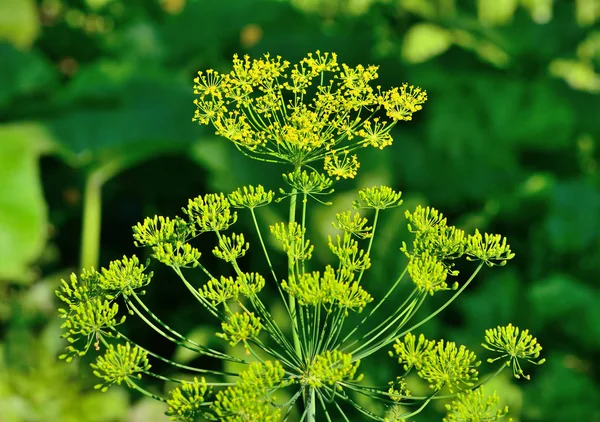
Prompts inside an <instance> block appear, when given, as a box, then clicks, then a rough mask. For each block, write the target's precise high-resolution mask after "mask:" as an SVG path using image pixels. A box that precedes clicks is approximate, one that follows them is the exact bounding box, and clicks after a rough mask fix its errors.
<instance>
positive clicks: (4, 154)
mask: <svg viewBox="0 0 600 422" xmlns="http://www.w3.org/2000/svg"><path fill="white" fill-rule="evenodd" d="M53 144H54V143H53V140H52V138H51V136H50V134H49V133H48V131H47V130H46V129H45V128H44V127H43V126H40V125H38V124H34V123H16V124H8V125H0V279H8V280H17V281H22V282H24V281H26V280H27V279H28V267H29V265H30V264H31V263H32V261H34V260H35V259H36V258H37V257H38V256H39V255H40V253H41V252H42V249H43V247H44V245H45V243H46V237H47V236H46V232H47V227H46V226H47V215H46V203H45V201H44V196H43V192H42V186H41V180H40V174H39V166H38V159H39V156H40V154H42V153H44V152H47V151H48V150H50V149H51V148H52V146H53Z"/></svg>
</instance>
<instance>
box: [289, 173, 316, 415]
mask: <svg viewBox="0 0 600 422" xmlns="http://www.w3.org/2000/svg"><path fill="white" fill-rule="evenodd" d="M295 170H296V171H300V167H296V169H295ZM297 195H298V189H296V188H292V195H291V196H290V216H289V224H290V225H292V224H293V223H295V222H296V196H297ZM294 243H295V242H294V241H293V240H292V244H291V246H290V247H291V249H292V250H294ZM293 274H294V258H293V257H292V256H291V255H288V279H289V278H291V277H292V276H293ZM288 303H289V309H290V318H291V319H292V336H293V339H294V348H295V349H296V354H297V355H298V357H299V358H301V357H302V347H301V345H300V337H299V335H298V334H299V332H298V320H297V318H296V298H295V297H294V296H292V295H288ZM311 422H312V421H311Z"/></svg>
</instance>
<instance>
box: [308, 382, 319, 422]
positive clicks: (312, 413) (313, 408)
mask: <svg viewBox="0 0 600 422" xmlns="http://www.w3.org/2000/svg"><path fill="white" fill-rule="evenodd" d="M308 396H309V399H308V400H309V402H308V404H309V409H308V414H307V415H306V421H307V422H315V421H316V413H317V403H316V401H315V389H314V388H311V389H310V390H309V393H308Z"/></svg>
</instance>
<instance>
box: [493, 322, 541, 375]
mask: <svg viewBox="0 0 600 422" xmlns="http://www.w3.org/2000/svg"><path fill="white" fill-rule="evenodd" d="M482 346H483V347H485V348H486V349H488V350H491V351H493V352H497V353H500V356H498V357H496V358H493V359H492V358H490V359H488V361H489V362H490V363H491V362H495V361H497V360H501V359H506V358H508V360H507V361H506V365H507V366H512V369H513V374H514V376H515V377H516V378H520V377H524V378H526V379H529V375H525V374H524V373H523V369H522V368H521V365H520V364H519V360H520V359H522V360H526V361H527V362H530V363H533V364H535V365H541V364H542V363H544V362H545V361H546V359H539V357H540V353H541V351H542V346H540V344H539V343H538V342H537V339H536V338H535V337H533V336H532V335H531V334H529V330H519V327H515V326H514V325H512V324H508V325H507V326H506V327H497V328H491V329H489V330H486V332H485V343H483V344H482Z"/></svg>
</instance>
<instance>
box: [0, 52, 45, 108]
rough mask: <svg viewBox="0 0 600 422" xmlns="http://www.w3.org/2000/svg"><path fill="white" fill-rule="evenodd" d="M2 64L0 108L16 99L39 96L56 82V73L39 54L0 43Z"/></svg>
mask: <svg viewBox="0 0 600 422" xmlns="http://www.w3.org/2000/svg"><path fill="white" fill-rule="evenodd" d="M0 63H2V65H1V66H0V81H1V82H0V107H5V106H7V105H9V104H10V101H11V100H13V99H14V98H16V97H23V96H31V95H34V94H37V93H39V92H40V91H43V90H45V89H47V88H48V87H50V86H52V85H53V84H54V82H55V80H56V72H55V71H54V69H52V66H51V64H50V63H49V62H48V61H47V60H46V58H44V57H40V55H39V54H38V53H37V52H25V51H19V50H18V49H16V48H15V47H14V46H13V45H11V44H6V43H4V44H3V43H0ZM11 111H12V110H6V111H4V110H2V111H1V113H2V114H4V113H10V112H11Z"/></svg>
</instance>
